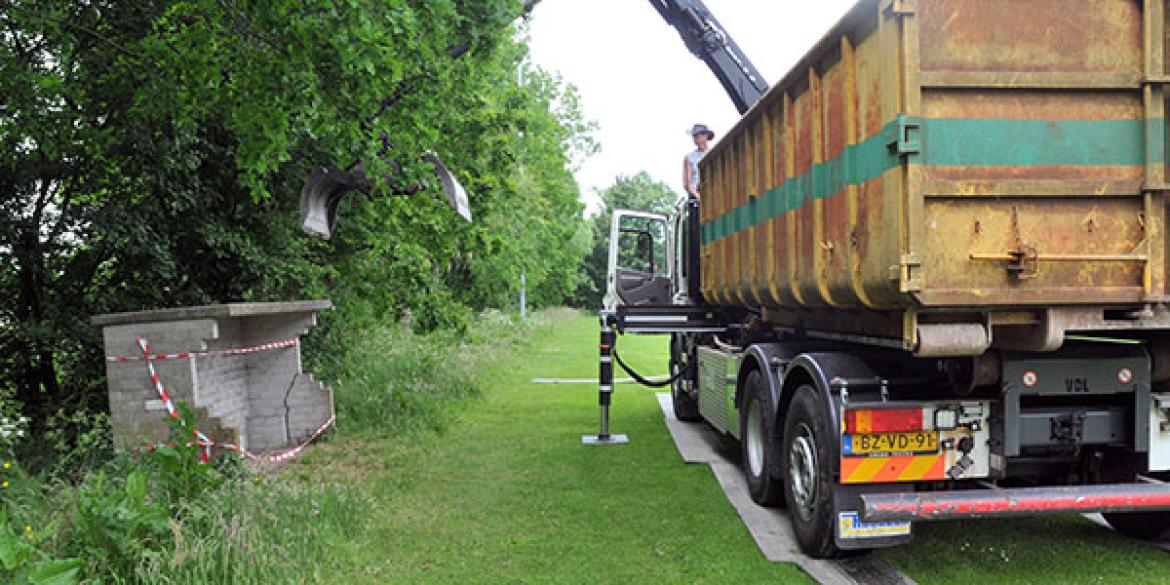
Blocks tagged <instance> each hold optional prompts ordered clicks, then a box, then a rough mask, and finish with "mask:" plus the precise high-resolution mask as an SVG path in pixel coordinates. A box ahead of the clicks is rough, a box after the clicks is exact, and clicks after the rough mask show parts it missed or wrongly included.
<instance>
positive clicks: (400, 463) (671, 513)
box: [309, 317, 1170, 584]
mask: <svg viewBox="0 0 1170 585" xmlns="http://www.w3.org/2000/svg"><path fill="white" fill-rule="evenodd" d="M619 348H620V350H621V353H622V355H623V357H624V358H625V359H626V360H627V362H630V363H631V365H632V366H634V367H635V368H636V369H638V370H639V371H640V372H641V373H643V374H646V375H651V374H662V373H664V372H665V369H666V364H665V359H666V353H667V340H666V338H665V337H622V338H621V339H620V340H619ZM596 370H597V326H596V320H595V319H594V318H592V317H582V318H579V319H575V320H570V321H561V322H558V323H554V324H545V325H542V326H539V327H537V328H536V329H535V333H534V335H533V336H532V339H531V340H530V341H529V342H528V344H527V347H525V348H522V349H520V350H518V351H516V352H515V355H513V356H510V357H509V358H507V359H505V360H503V361H501V362H500V363H498V364H496V365H495V366H492V367H491V368H489V369H488V371H486V372H485V373H484V379H483V380H482V383H483V384H482V385H483V387H484V388H485V389H486V391H485V395H484V397H483V398H482V399H476V400H470V401H468V402H467V403H466V404H465V405H464V406H463V407H462V408H461V409H460V414H459V416H458V419H457V420H456V421H455V422H453V423H452V424H451V425H450V427H449V430H448V431H447V432H445V433H444V434H442V435H440V436H437V437H432V438H431V439H429V440H426V441H422V442H419V443H417V444H415V443H407V444H398V443H394V442H392V441H386V440H374V441H371V440H369V439H364V440H357V439H352V438H349V439H346V438H343V439H340V440H337V441H333V442H332V443H328V444H325V445H322V446H321V447H320V448H319V450H318V451H319V452H318V453H316V454H314V455H313V456H312V457H311V458H310V460H309V461H310V462H311V465H309V467H314V468H318V473H321V474H323V475H328V476H330V477H331V478H333V479H336V478H338V477H347V478H349V480H350V481H353V482H360V484H361V485H362V486H365V488H366V489H367V490H368V491H369V496H370V497H369V500H368V502H369V503H368V506H369V509H368V510H366V511H365V514H366V516H367V517H368V519H369V520H370V522H369V526H371V527H372V528H369V529H362V530H355V534H354V538H353V539H352V540H351V541H349V542H348V543H347V544H345V545H343V546H341V547H340V548H339V549H338V550H336V551H335V556H334V557H333V558H332V559H331V562H330V564H329V566H327V567H322V568H321V573H319V574H318V575H316V576H315V579H316V580H323V581H326V582H335V583H385V582H404V583H417V582H459V583H467V582H479V583H501V582H524V583H529V582H535V583H550V582H551V583H660V582H662V583H695V582H714V583H732V582H747V581H748V580H767V581H769V582H779V583H785V582H807V581H808V579H807V577H805V576H804V574H803V573H802V572H800V570H799V569H797V568H796V567H795V566H792V565H785V564H773V563H769V562H767V561H766V560H764V558H763V557H762V556H761V554H760V553H759V551H758V549H757V548H756V546H755V544H754V543H753V542H752V540H751V537H750V536H749V535H748V532H747V530H746V529H745V528H744V526H743V525H742V523H741V522H740V520H739V517H738V516H737V514H736V513H735V511H734V510H733V509H732V508H731V506H730V504H729V503H728V502H727V500H726V498H725V497H724V496H723V494H722V492H721V491H720V489H719V487H718V485H717V483H716V481H715V479H714V477H713V476H712V474H711V472H710V470H709V469H708V467H707V466H704V465H686V464H684V463H683V462H682V461H681V460H680V459H679V456H678V453H677V451H676V450H675V448H674V445H673V444H672V443H671V440H670V437H669V434H668V433H667V431H666V429H665V427H664V425H663V423H662V414H661V411H660V409H659V407H658V404H657V401H656V399H655V396H654V391H653V390H649V389H643V388H640V387H638V386H632V385H623V386H620V387H619V388H618V390H617V393H616V395H615V400H614V407H613V422H612V424H613V431H614V432H618V433H628V434H629V435H630V438H631V441H632V443H631V444H630V445H624V446H607V447H587V446H583V445H581V442H580V437H581V435H582V434H585V433H589V432H596V426H597V388H596V386H594V385H538V384H530V383H529V382H528V380H529V379H531V378H533V377H546V378H554V377H555V378H587V377H590V376H594V375H596ZM327 462H331V463H327ZM916 534H917V536H916V539H915V542H914V543H913V544H912V545H910V546H906V547H901V548H898V549H892V550H889V551H883V552H882V553H881V555H882V557H883V558H885V559H886V560H887V561H889V562H890V563H891V564H893V565H895V566H897V567H899V568H901V569H902V570H904V571H905V572H906V573H907V574H908V575H909V576H911V577H912V578H914V579H915V580H917V581H919V582H920V583H924V584H928V583H969V582H976V581H980V582H989V583H1006V582H1018V583H1038V582H1039V583H1160V582H1166V581H1167V580H1170V555H1168V554H1167V553H1164V552H1162V551H1160V550H1157V549H1155V548H1153V547H1150V546H1148V545H1145V544H1143V543H1140V542H1137V541H1132V540H1128V539H1125V538H1122V537H1119V536H1117V535H1115V534H1113V533H1111V532H1110V531H1108V530H1106V529H1103V528H1100V527H1097V526H1095V525H1093V524H1091V523H1089V522H1088V521H1086V520H1082V519H1080V518H1079V517H1076V516H1065V517H1058V518H1046V519H1021V520H1010V521H994V522H987V521H984V522H951V523H939V524H924V525H919V526H916Z"/></svg>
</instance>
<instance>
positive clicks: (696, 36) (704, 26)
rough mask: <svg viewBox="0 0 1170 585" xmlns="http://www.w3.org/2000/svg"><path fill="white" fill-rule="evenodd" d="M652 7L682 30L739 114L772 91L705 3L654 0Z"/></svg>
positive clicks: (689, 47) (689, 44)
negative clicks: (729, 97)
mask: <svg viewBox="0 0 1170 585" xmlns="http://www.w3.org/2000/svg"><path fill="white" fill-rule="evenodd" d="M650 4H652V5H653V6H654V9H655V10H657V11H658V14H660V15H662V18H663V19H665V20H666V22H667V23H669V24H670V25H671V26H673V27H674V28H675V30H677V31H678V34H679V36H680V37H682V40H683V42H684V43H686V45H687V49H690V51H691V53H693V54H694V55H695V56H696V57H698V58H699V59H702V60H703V62H704V63H706V64H707V67H709V68H710V69H711V72H712V73H714V74H715V77H716V78H718V79H719V83H720V84H722V85H723V89H724V90H726V91H727V95H729V96H731V101H733V102H735V107H736V109H738V110H739V113H741V114H742V113H744V112H746V111H748V109H749V108H751V107H752V105H753V104H755V103H756V100H759V99H760V97H761V96H763V95H764V93H766V92H767V91H768V82H767V81H765V80H764V77H763V76H762V75H760V72H759V71H757V70H756V67H755V66H754V65H752V62H751V60H749V59H748V58H747V55H744V54H743V51H741V50H740V48H739V45H737V44H736V43H735V41H734V40H733V39H732V38H731V35H729V34H727V31H726V30H724V29H723V25H721V24H719V21H718V20H717V19H716V18H715V16H714V15H712V14H711V11H710V10H708V9H707V6H706V5H704V4H703V2H702V0H650Z"/></svg>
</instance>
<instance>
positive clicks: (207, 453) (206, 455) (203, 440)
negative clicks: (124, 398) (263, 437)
mask: <svg viewBox="0 0 1170 585" xmlns="http://www.w3.org/2000/svg"><path fill="white" fill-rule="evenodd" d="M138 347H141V348H142V359H143V360H145V361H146V367H147V369H148V370H150V381H151V382H152V383H154V391H155V392H157V393H158V397H159V399H160V400H162V403H163V406H165V407H166V408H167V414H168V415H170V417H171V418H173V419H178V418H179V410H178V409H177V408H175V403H174V402H173V401H171V397H170V395H169V394H167V389H166V388H163V385H162V381H161V380H159V379H158V372H157V371H155V369H154V360H152V359H150V358H151V356H150V344H149V343H147V342H146V340H145V339H143V338H141V337H139V338H138ZM191 432H192V434H194V435H195V442H196V443H198V444H199V445H200V446H202V447H203V450H202V451H201V452H200V453H199V462H200V463H207V462H208V461H209V460H210V459H211V439H208V438H207V436H206V435H204V434H203V433H201V432H199V429H194V430H192V431H191Z"/></svg>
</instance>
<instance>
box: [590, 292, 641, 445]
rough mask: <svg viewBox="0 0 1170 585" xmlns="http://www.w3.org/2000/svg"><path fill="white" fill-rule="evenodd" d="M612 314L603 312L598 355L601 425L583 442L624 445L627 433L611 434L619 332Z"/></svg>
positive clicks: (598, 397) (598, 396) (627, 440)
mask: <svg viewBox="0 0 1170 585" xmlns="http://www.w3.org/2000/svg"><path fill="white" fill-rule="evenodd" d="M611 317H612V315H611V314H610V313H609V312H607V311H602V312H601V345H600V346H598V348H599V349H600V352H599V357H598V364H597V365H598V368H597V372H598V384H597V403H598V404H599V405H600V406H601V427H600V428H599V429H598V431H597V434H596V435H585V436H583V437H581V442H582V443H584V444H586V445H622V444H625V443H629V442H630V438H629V437H628V436H626V435H611V434H609V405H610V403H611V402H612V400H613V345H614V343H615V342H616V341H617V333H616V332H615V331H614V330H613V326H612V325H611V323H610V318H611Z"/></svg>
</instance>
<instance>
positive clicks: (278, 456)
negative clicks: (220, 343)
mask: <svg viewBox="0 0 1170 585" xmlns="http://www.w3.org/2000/svg"><path fill="white" fill-rule="evenodd" d="M299 344H300V339H299V338H293V339H289V340H287V341H278V342H276V343H266V344H264V345H258V346H255V347H246V348H242V349H226V350H220V351H207V352H184V353H176V354H160V355H151V353H150V344H149V343H147V341H146V340H145V339H143V338H141V337H139V338H138V346H139V347H141V348H142V357H140V358H137V357H136V358H131V357H126V356H118V357H113V358H106V360H107V361H119V362H120V361H139V360H141V361H145V362H146V367H147V369H148V370H149V371H150V381H151V382H152V383H153V384H154V390H155V392H156V393H157V394H158V397H159V399H160V400H162V403H163V406H165V407H166V409H167V414H168V415H169V416H170V417H171V418H173V419H178V418H179V410H178V409H177V408H175V403H174V402H173V401H172V400H171V396H170V394H168V393H167V390H166V388H164V387H163V385H162V381H161V380H159V377H158V372H157V371H155V369H154V362H155V361H157V360H161V359H180V358H195V357H206V356H211V355H243V354H249V353H255V352H258V351H266V350H272V349H281V348H285V347H292V346H294V345H299ZM336 418H337V417H336V416H330V417H329V420H327V421H325V423H324V424H322V425H321V426H320V427H318V428H317V430H316V431H314V432H313V434H312V435H310V436H309V438H308V439H306V440H305V442H304V443H301V444H300V445H297V446H296V447H293V448H292V449H289V450H288V451H285V452H283V453H273V454H270V455H257V454H255V453H252V452H251V451H248V450H247V449H244V448H243V447H241V446H239V445H234V444H232V443H216V442H215V441H212V440H211V439H209V438H208V437H207V435H205V434H203V433H202V432H201V431H200V430H199V429H194V430H193V431H192V434H193V435H194V436H195V440H194V441H191V442H190V443H187V444H188V445H199V446H200V447H202V450H201V451H200V453H199V462H200V463H207V462H208V461H210V460H211V448H212V447H213V446H215V445H217V444H218V445H220V446H221V447H223V448H224V449H226V450H228V451H235V452H237V453H239V454H240V455H242V456H244V457H245V458H247V459H249V460H252V461H267V462H270V463H277V462H281V461H288V460H289V459H292V458H293V457H296V456H297V455H300V454H301V451H304V450H305V447H308V446H309V443H312V442H313V440H315V439H316V438H317V437H319V436H320V435H321V433H324V432H325V430H326V429H328V428H329V427H330V426H332V425H333V422H334V421H335V419H336ZM168 445H170V446H174V444H173V443H168ZM157 448H158V446H157V445H149V446H147V449H149V450H152V451H153V450H154V449H157Z"/></svg>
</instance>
